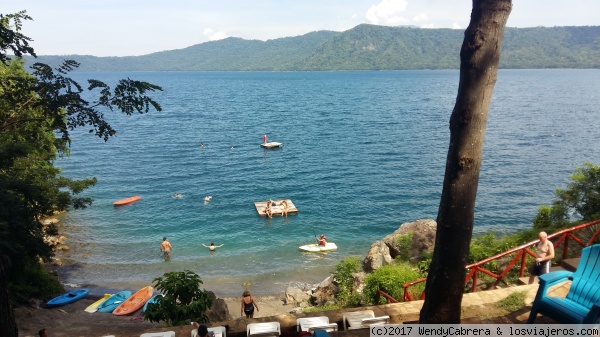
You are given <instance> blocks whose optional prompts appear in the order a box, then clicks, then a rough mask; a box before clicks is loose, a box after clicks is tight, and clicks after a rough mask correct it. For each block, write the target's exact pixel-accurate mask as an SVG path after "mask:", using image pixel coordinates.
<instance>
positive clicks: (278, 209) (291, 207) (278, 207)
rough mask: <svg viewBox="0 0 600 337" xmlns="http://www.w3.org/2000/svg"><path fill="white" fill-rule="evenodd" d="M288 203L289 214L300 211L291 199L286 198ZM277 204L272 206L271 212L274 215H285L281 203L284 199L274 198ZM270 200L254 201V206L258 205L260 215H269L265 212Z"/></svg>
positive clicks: (257, 209)
mask: <svg viewBox="0 0 600 337" xmlns="http://www.w3.org/2000/svg"><path fill="white" fill-rule="evenodd" d="M285 200H286V201H287V204H288V208H287V212H288V214H292V213H298V209H297V208H296V206H295V205H294V203H293V202H292V201H291V200H290V199H285ZM273 201H274V202H275V204H276V206H271V214H273V215H283V206H282V205H281V202H282V201H283V199H282V200H273ZM267 202H268V201H257V202H255V203H254V207H256V211H257V212H258V215H260V216H267V213H265V208H267Z"/></svg>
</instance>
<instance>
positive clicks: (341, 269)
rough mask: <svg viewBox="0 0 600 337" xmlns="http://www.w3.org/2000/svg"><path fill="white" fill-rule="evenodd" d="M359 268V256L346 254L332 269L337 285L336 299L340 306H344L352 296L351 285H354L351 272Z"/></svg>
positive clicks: (357, 270)
mask: <svg viewBox="0 0 600 337" xmlns="http://www.w3.org/2000/svg"><path fill="white" fill-rule="evenodd" d="M360 270H361V266H360V257H358V256H348V257H346V258H345V259H343V260H342V261H341V262H340V263H338V264H336V266H335V270H334V271H333V278H334V281H335V283H336V284H337V287H338V293H337V294H336V300H337V302H338V303H339V304H341V305H342V306H345V305H346V303H347V302H348V301H349V299H350V297H351V296H352V287H353V286H354V276H352V274H353V273H356V272H359V271H360Z"/></svg>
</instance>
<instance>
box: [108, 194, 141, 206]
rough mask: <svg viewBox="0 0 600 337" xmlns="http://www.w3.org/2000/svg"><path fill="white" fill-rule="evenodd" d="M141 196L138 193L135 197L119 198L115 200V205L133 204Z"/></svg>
mask: <svg viewBox="0 0 600 337" xmlns="http://www.w3.org/2000/svg"><path fill="white" fill-rule="evenodd" d="M141 198H142V197H140V196H139V195H136V196H133V197H129V198H125V199H121V200H117V201H115V202H113V205H115V206H121V205H127V204H131V203H132V202H136V201H138V200H140V199H141Z"/></svg>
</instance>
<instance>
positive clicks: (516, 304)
mask: <svg viewBox="0 0 600 337" xmlns="http://www.w3.org/2000/svg"><path fill="white" fill-rule="evenodd" d="M525 296H527V292H526V291H516V292H514V293H512V294H510V295H508V296H507V297H506V298H504V299H502V300H500V301H499V302H498V303H497V305H498V306H499V307H500V308H502V309H504V310H506V311H508V312H515V311H517V310H520V309H521V308H523V307H524V306H525Z"/></svg>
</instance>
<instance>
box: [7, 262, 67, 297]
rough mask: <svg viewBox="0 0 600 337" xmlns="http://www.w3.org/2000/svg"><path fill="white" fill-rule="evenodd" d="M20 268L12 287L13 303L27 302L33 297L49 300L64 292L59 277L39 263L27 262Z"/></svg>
mask: <svg viewBox="0 0 600 337" xmlns="http://www.w3.org/2000/svg"><path fill="white" fill-rule="evenodd" d="M19 270H20V272H19V273H18V274H17V275H15V278H14V281H13V283H12V285H11V288H10V291H11V293H12V294H13V296H12V300H13V305H19V304H23V303H27V301H28V300H29V299H31V298H39V299H42V300H49V299H51V298H53V297H55V296H58V295H60V294H61V293H63V292H64V289H63V287H62V285H61V284H60V282H59V280H58V278H57V277H56V276H54V275H52V274H50V273H48V271H46V269H44V268H43V267H42V266H41V265H40V264H38V263H31V262H26V263H25V265H24V266H22V267H21V268H19Z"/></svg>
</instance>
